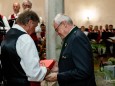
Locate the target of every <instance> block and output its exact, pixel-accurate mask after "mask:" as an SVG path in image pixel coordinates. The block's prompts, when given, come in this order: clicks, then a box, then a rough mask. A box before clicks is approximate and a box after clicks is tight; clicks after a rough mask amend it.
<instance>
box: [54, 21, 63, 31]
mask: <svg viewBox="0 0 115 86" xmlns="http://www.w3.org/2000/svg"><path fill="white" fill-rule="evenodd" d="M61 24H62V22H61V23H60V24H59V25H58V26H57V27H56V28H55V31H56V32H58V28H59V27H60V25H61Z"/></svg>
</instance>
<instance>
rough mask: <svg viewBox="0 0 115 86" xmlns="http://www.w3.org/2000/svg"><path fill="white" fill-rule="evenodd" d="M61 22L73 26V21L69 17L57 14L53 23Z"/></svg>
mask: <svg viewBox="0 0 115 86" xmlns="http://www.w3.org/2000/svg"><path fill="white" fill-rule="evenodd" d="M62 21H66V22H67V23H68V24H73V21H72V19H71V18H70V17H69V16H67V15H64V14H62V13H59V14H57V15H56V17H55V18H54V22H56V23H57V24H60V23H61V22H62Z"/></svg>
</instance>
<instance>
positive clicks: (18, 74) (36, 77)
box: [1, 10, 48, 86]
mask: <svg viewBox="0 0 115 86" xmlns="http://www.w3.org/2000/svg"><path fill="white" fill-rule="evenodd" d="M16 21H17V24H15V25H14V26H13V27H12V29H10V30H9V31H8V32H7V33H6V35H5V37H4V40H3V41H2V43H1V62H2V68H3V74H4V77H5V79H6V81H7V83H6V84H7V85H6V86H30V82H31V81H32V82H40V81H42V80H43V79H44V77H45V76H46V74H47V73H48V69H47V68H46V67H44V66H41V65H40V64H39V61H40V59H39V55H38V52H37V49H36V46H35V44H34V41H33V40H32V38H31V37H30V34H31V33H33V32H34V31H35V27H36V26H37V25H38V22H39V17H38V15H37V14H36V13H35V12H34V11H31V10H25V11H24V12H23V13H21V14H20V15H19V17H18V18H17V20H16ZM38 86H39V84H38Z"/></svg>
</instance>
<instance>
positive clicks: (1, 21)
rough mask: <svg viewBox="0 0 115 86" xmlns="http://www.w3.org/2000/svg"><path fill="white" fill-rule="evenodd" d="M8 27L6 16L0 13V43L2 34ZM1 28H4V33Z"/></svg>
mask: <svg viewBox="0 0 115 86" xmlns="http://www.w3.org/2000/svg"><path fill="white" fill-rule="evenodd" d="M9 29H10V26H9V23H8V21H7V18H6V16H4V15H2V14H0V44H1V41H2V40H3V35H4V34H5V33H6V32H7V31H8V30H9ZM2 30H4V33H2ZM0 53H1V52H0Z"/></svg>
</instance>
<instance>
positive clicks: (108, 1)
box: [65, 0, 115, 27]
mask: <svg viewBox="0 0 115 86" xmlns="http://www.w3.org/2000/svg"><path fill="white" fill-rule="evenodd" d="M84 9H93V10H94V11H96V13H95V14H96V16H95V19H91V20H90V19H89V21H87V20H85V19H82V15H81V14H80V13H81V11H83V10H84ZM114 9H115V0H65V13H66V14H67V15H69V16H71V18H72V19H73V20H74V23H75V24H76V25H78V26H79V27H80V26H81V25H85V26H88V25H89V24H93V25H103V26H104V25H105V24H106V23H107V24H113V25H114V27H115V19H114V18H115V11H114Z"/></svg>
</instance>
